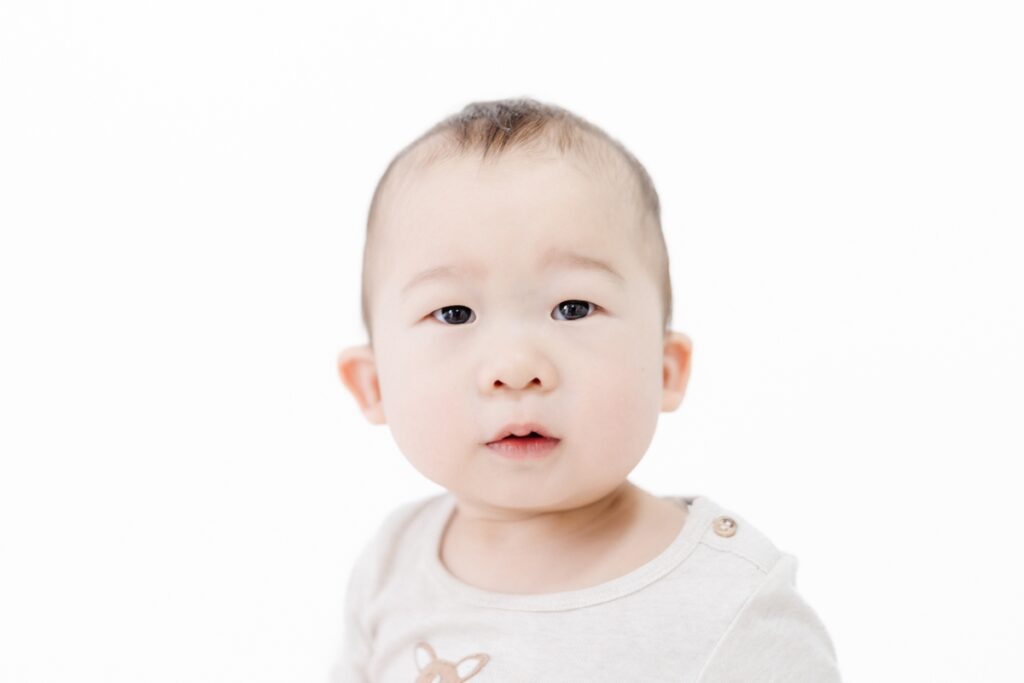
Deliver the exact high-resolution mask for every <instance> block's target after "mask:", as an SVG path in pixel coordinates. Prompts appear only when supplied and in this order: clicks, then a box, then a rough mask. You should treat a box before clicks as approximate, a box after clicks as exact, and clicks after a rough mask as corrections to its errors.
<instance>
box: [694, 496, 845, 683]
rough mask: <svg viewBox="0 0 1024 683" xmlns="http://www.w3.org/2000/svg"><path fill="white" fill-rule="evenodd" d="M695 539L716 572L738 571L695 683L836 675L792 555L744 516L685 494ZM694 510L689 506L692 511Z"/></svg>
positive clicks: (823, 680) (832, 682)
mask: <svg viewBox="0 0 1024 683" xmlns="http://www.w3.org/2000/svg"><path fill="white" fill-rule="evenodd" d="M689 500H691V501H692V506H691V515H693V518H694V519H695V521H696V522H697V523H698V524H700V525H701V527H702V528H700V529H698V530H697V531H698V532H699V540H698V544H699V546H701V547H702V548H704V549H706V550H707V551H709V553H706V555H708V554H709V556H710V558H712V561H713V563H714V564H716V565H718V567H717V570H718V571H719V572H720V573H721V574H725V575H729V576H733V577H735V578H737V579H738V578H740V577H742V581H737V582H736V584H737V587H740V588H742V595H738V596H737V597H740V598H742V599H740V600H738V601H737V603H736V604H737V605H738V606H737V607H735V608H734V611H733V614H732V616H731V617H730V619H729V621H728V625H727V627H726V629H725V631H724V632H723V633H722V635H721V636H720V638H719V639H718V642H717V643H716V645H715V646H714V648H713V649H712V651H711V655H710V656H709V658H708V660H707V662H706V663H705V665H704V667H703V669H702V672H701V675H700V676H699V677H698V681H699V682H700V683H715V682H718V681H740V680H772V681H816V682H820V683H837V682H838V681H839V680H840V678H839V672H838V666H837V663H836V654H835V648H834V646H833V643H832V640H831V638H830V636H829V634H828V631H827V630H826V628H825V625H824V624H823V623H822V621H821V620H820V619H819V617H818V615H817V614H816V613H815V612H814V610H813V609H812V608H811V607H810V605H808V604H807V602H806V601H805V600H804V598H803V597H802V596H801V595H800V594H799V593H798V592H797V590H796V572H797V567H798V564H799V563H798V560H797V558H796V557H795V556H794V555H792V554H790V553H787V552H784V551H781V550H779V549H778V548H777V547H776V546H775V544H774V543H773V542H772V541H771V540H770V539H769V538H768V537H767V536H766V535H765V534H764V533H762V532H761V531H760V530H759V529H758V528H757V527H755V526H754V525H753V524H751V523H750V522H749V521H748V520H747V519H746V518H745V517H743V516H741V515H739V514H738V513H736V512H735V511H734V510H732V509H730V508H727V507H724V506H722V505H719V504H718V503H717V502H715V501H712V500H710V499H708V498H706V497H693V498H690V499H689ZM694 513H696V514H694Z"/></svg>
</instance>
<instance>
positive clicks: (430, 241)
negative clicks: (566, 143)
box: [374, 151, 638, 284]
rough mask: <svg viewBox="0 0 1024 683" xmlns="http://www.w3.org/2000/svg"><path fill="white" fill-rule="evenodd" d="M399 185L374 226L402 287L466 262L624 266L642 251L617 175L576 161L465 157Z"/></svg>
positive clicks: (399, 180) (389, 269) (631, 206)
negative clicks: (432, 269) (417, 275)
mask: <svg viewBox="0 0 1024 683" xmlns="http://www.w3.org/2000/svg"><path fill="white" fill-rule="evenodd" d="M394 181H395V182H394V183H393V184H391V185H390V186H389V187H388V188H387V191H386V192H385V193H384V196H383V197H382V200H383V201H382V202H381V207H380V213H379V215H378V216H379V220H378V222H377V224H376V225H375V226H374V230H375V231H377V234H376V235H375V239H378V240H379V242H378V248H379V253H380V254H383V253H386V257H384V258H383V259H382V266H383V267H384V270H385V271H386V274H393V275H395V278H393V279H397V276H398V274H399V273H400V274H401V275H403V276H406V277H407V276H408V274H409V273H410V272H411V271H412V270H414V269H415V270H416V271H417V272H420V271H422V270H423V268H424V267H425V266H445V265H451V264H456V263H460V262H462V263H467V264H474V265H477V266H478V267H481V268H487V269H490V268H492V267H494V268H500V267H502V266H503V265H506V266H513V265H523V266H525V265H528V264H529V265H534V266H540V265H550V264H551V263H552V262H553V260H554V261H557V260H558V257H559V254H561V256H562V257H563V258H562V261H563V262H566V259H565V258H564V256H565V254H567V253H576V254H577V255H582V256H583V257H585V258H591V259H597V260H601V261H604V262H606V263H609V262H615V261H619V262H621V261H622V260H623V259H628V258H629V255H630V254H631V253H632V252H633V251H634V250H633V249H632V245H633V244H634V242H635V241H636V239H637V224H638V216H637V212H636V205H635V202H634V201H632V200H631V198H630V197H629V193H628V192H626V191H624V190H623V188H622V187H621V185H622V184H621V183H618V182H616V179H615V178H614V176H613V174H611V173H609V172H607V171H605V170H602V169H596V168H593V167H591V166H588V165H587V164H586V163H584V162H583V161H582V160H580V159H579V158H577V157H575V156H574V155H571V154H570V155H566V156H564V157H558V156H554V155H547V156H540V157H538V156H537V155H535V154H526V153H520V152H518V151H516V152H506V153H505V154H504V155H503V156H501V157H498V158H493V159H489V160H486V161H484V160H481V159H480V158H479V157H478V156H469V157H467V156H462V157H458V158H453V159H445V160H443V161H439V162H435V163H431V164H429V165H427V166H425V167H416V166H415V165H412V166H411V167H410V168H407V169H403V170H401V171H400V172H399V173H397V174H396V176H395V177H394ZM571 258H572V257H569V259H570V260H571ZM584 260H585V259H582V260H581V259H577V262H578V263H583V262H584ZM620 272H621V271H620ZM403 284H404V283H403Z"/></svg>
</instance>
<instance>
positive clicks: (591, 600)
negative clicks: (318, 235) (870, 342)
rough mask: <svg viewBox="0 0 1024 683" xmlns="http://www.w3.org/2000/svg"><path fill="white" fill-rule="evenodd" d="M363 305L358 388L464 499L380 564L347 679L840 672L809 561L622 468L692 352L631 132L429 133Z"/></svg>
mask: <svg viewBox="0 0 1024 683" xmlns="http://www.w3.org/2000/svg"><path fill="white" fill-rule="evenodd" d="M362 306H363V309H362V313H363V323H364V325H365V327H366V331H367V336H368V339H369V343H368V344H367V345H364V346H357V347H352V348H348V349H346V350H345V351H344V352H342V354H341V356H340V358H339V362H338V364H339V367H338V369H339V373H340V375H341V378H342V381H343V383H344V384H345V386H346V387H347V388H348V390H349V391H350V392H351V393H352V394H353V396H354V397H355V400H356V402H357V403H358V405H359V408H360V410H361V411H362V412H363V414H364V415H365V416H366V418H367V419H368V420H369V421H370V422H371V423H373V424H384V423H387V424H388V425H390V427H391V432H392V434H393V435H394V438H395V441H396V443H397V445H398V447H399V449H400V450H401V451H402V453H403V454H404V455H405V457H406V458H408V460H409V461H410V462H411V463H412V465H413V467H415V468H416V469H417V470H419V471H420V472H421V473H422V474H423V475H424V476H425V477H427V478H428V479H430V480H432V481H434V482H436V483H437V484H439V485H440V486H442V487H444V489H445V492H443V493H441V494H438V495H434V496H430V497H428V498H426V499H422V500H417V501H414V502H410V503H406V504H404V505H401V506H399V507H398V508H397V509H395V510H394V511H393V512H391V513H390V515H388V516H387V518H386V519H385V520H384V521H383V523H382V524H381V525H380V527H379V529H378V531H377V533H376V535H375V536H374V538H373V540H372V541H371V543H370V544H368V546H367V547H366V548H365V549H363V552H362V554H361V555H360V557H359V559H358V560H357V562H356V564H355V566H354V569H353V571H352V575H351V578H350V579H349V583H348V590H347V598H346V605H345V624H344V629H345V636H344V642H343V644H342V652H341V657H340V660H339V661H338V662H337V663H336V666H335V669H334V673H333V677H334V680H336V681H338V682H339V683H361V682H367V681H372V682H373V683H414V682H421V683H424V682H430V683H435V682H436V683H455V682H457V681H466V680H469V679H473V680H474V683H475V682H476V681H479V683H485V682H486V681H492V682H495V683H527V682H529V681H550V682H557V683H577V682H579V683H583V682H586V683H595V682H599V681H609V682H611V681H614V682H615V683H622V682H623V681H637V682H643V683H649V682H651V681H666V682H667V681H672V682H673V683H681V682H683V681H695V682H696V681H699V682H701V683H710V682H712V681H729V682H732V683H735V682H748V681H749V682H759V681H766V682H767V681H775V682H782V681H800V682H805V683H831V682H833V681H839V673H838V668H837V664H836V656H835V651H834V648H833V645H832V642H831V640H830V638H829V635H828V633H827V632H826V630H825V627H824V625H823V624H822V623H821V621H820V620H819V619H818V617H817V615H816V614H815V613H814V612H813V610H812V609H811V608H810V607H809V606H808V604H807V603H806V602H804V600H803V599H802V598H801V597H800V595H799V594H798V593H797V592H796V590H795V574H796V567H797V561H796V559H795V557H794V556H792V555H790V554H787V553H783V552H780V551H779V550H778V549H776V548H775V546H774V545H773V544H772V543H771V542H770V541H769V540H768V539H767V538H766V537H765V536H764V535H762V534H761V533H760V532H759V531H758V530H757V529H756V528H754V527H753V526H751V525H750V524H749V523H748V522H747V521H746V520H745V519H744V518H743V517H741V516H739V515H738V514H736V513H734V512H732V511H731V510H730V509H728V508H724V507H722V506H720V505H719V504H718V503H716V502H715V501H713V500H711V499H710V498H708V497H705V496H700V495H692V496H666V497H660V496H656V495H653V494H651V493H649V492H647V491H645V490H643V489H641V488H640V487H638V486H636V485H634V484H633V483H632V482H631V481H629V479H628V478H627V477H628V475H629V473H630V472H631V471H632V470H633V469H634V468H635V467H636V465H637V463H639V461H640V459H641V458H642V457H643V456H644V453H645V451H646V450H647V447H648V445H649V444H650V442H651V439H652V437H653V434H654V428H655V425H656V423H657V420H658V414H659V413H660V412H669V411H674V410H675V409H676V408H678V407H679V404H680V402H681V401H682V400H683V394H684V392H685V390H686V385H687V380H688V378H689V374H690V356H691V350H692V345H691V342H690V340H689V339H688V338H687V337H686V336H685V335H683V334H681V333H678V332H674V331H671V330H670V329H669V325H670V321H671V312H672V292H671V283H670V280H669V259H668V253H667V250H666V248H665V240H664V237H663V235H662V231H661V223H660V208H659V202H658V194H657V192H656V191H655V189H654V186H653V184H652V182H651V179H650V177H649V176H648V174H647V172H646V171H645V170H644V168H643V166H641V164H640V163H639V162H638V161H637V160H636V159H635V158H634V157H633V155H632V154H630V153H629V152H628V151H627V150H626V149H625V148H624V147H623V146H622V145H621V144H620V143H618V142H617V141H615V140H614V139H612V138H610V137H609V136H608V135H607V134H605V133H604V132H603V131H601V130H600V129H598V128H597V127H595V126H594V125H592V124H590V123H589V122H587V121H585V120H583V119H581V118H580V117H578V116H575V115H574V114H572V113H570V112H568V111H566V110H564V109H562V108H559V107H555V106H552V105H548V104H544V103H540V102H537V101H535V100H530V99H517V100H503V101H497V102H478V103H473V104H470V105H469V106H467V107H466V108H465V109H463V111H462V112H460V113H458V114H456V115H454V116H452V117H449V118H448V119H446V120H444V121H442V122H441V123H439V124H437V125H435V126H434V127H433V128H431V129H430V130H428V131H427V132H426V133H424V134H423V135H421V136H420V137H419V138H418V139H416V140H415V141H413V142H412V143H411V144H409V145H408V146H407V147H405V149H403V150H402V151H401V152H400V153H399V154H398V155H397V156H396V157H395V159H394V160H393V161H392V162H391V164H390V165H389V166H388V168H387V170H386V171H385V173H384V175H383V177H382V178H381V180H380V182H379V183H378V185H377V189H376V191H375V193H374V196H373V200H372V202H371V205H370V211H369V217H368V222H367V232H366V243H365V251H364V254H363V278H362Z"/></svg>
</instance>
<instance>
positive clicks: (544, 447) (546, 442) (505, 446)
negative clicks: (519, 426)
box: [487, 430, 561, 460]
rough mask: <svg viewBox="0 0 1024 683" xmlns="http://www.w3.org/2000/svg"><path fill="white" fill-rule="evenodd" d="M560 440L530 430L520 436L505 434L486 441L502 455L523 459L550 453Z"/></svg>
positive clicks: (488, 445) (493, 449)
mask: <svg viewBox="0 0 1024 683" xmlns="http://www.w3.org/2000/svg"><path fill="white" fill-rule="evenodd" d="M560 442H561V439H558V438H555V437H553V436H546V435H545V434H543V433H542V432H539V431H535V430H531V431H530V432H529V433H527V434H524V435H522V436H520V435H517V434H506V435H505V436H503V437H502V438H500V439H495V440H494V441H490V442H488V443H487V447H488V448H490V449H491V450H492V451H494V452H496V453H497V454H498V455H500V456H502V457H505V458H510V459H512V460H523V459H530V458H543V457H544V456H546V455H548V454H550V453H551V452H552V451H553V450H554V449H555V448H556V447H557V446H558V444H559V443H560Z"/></svg>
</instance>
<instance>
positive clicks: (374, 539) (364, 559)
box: [349, 492, 451, 592]
mask: <svg viewBox="0 0 1024 683" xmlns="http://www.w3.org/2000/svg"><path fill="white" fill-rule="evenodd" d="M450 495H451V494H450V493H448V492H442V493H438V494H433V495H429V496H424V497H421V498H417V499H415V500H411V501H406V502H404V503H401V504H399V505H397V506H396V507H394V508H392V509H391V510H390V511H389V512H388V513H387V514H386V515H385V516H384V517H383V519H382V520H381V521H380V522H379V523H378V524H377V527H376V529H375V531H374V532H373V534H372V535H371V537H370V540H369V541H368V542H366V543H365V544H364V546H363V547H362V549H361V550H360V552H359V553H358V555H357V557H356V560H355V562H354V564H353V567H352V572H351V577H350V579H349V581H350V583H357V582H358V583H360V584H361V585H362V588H363V590H366V591H370V592H372V591H373V588H374V586H373V585H372V584H374V583H378V582H380V581H382V580H383V579H384V578H385V576H386V575H387V574H388V573H389V572H390V570H391V569H392V568H394V567H395V566H396V565H397V564H398V563H399V561H400V560H401V559H402V558H401V555H402V553H403V551H405V550H406V548H407V546H409V545H410V542H412V541H415V540H416V539H421V538H423V534H422V532H423V531H424V530H425V529H426V527H427V525H428V524H429V522H430V520H431V519H432V518H433V517H434V515H435V514H437V513H440V512H441V510H442V508H443V506H444V504H445V503H446V502H447V501H448V497H449V496H450Z"/></svg>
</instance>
